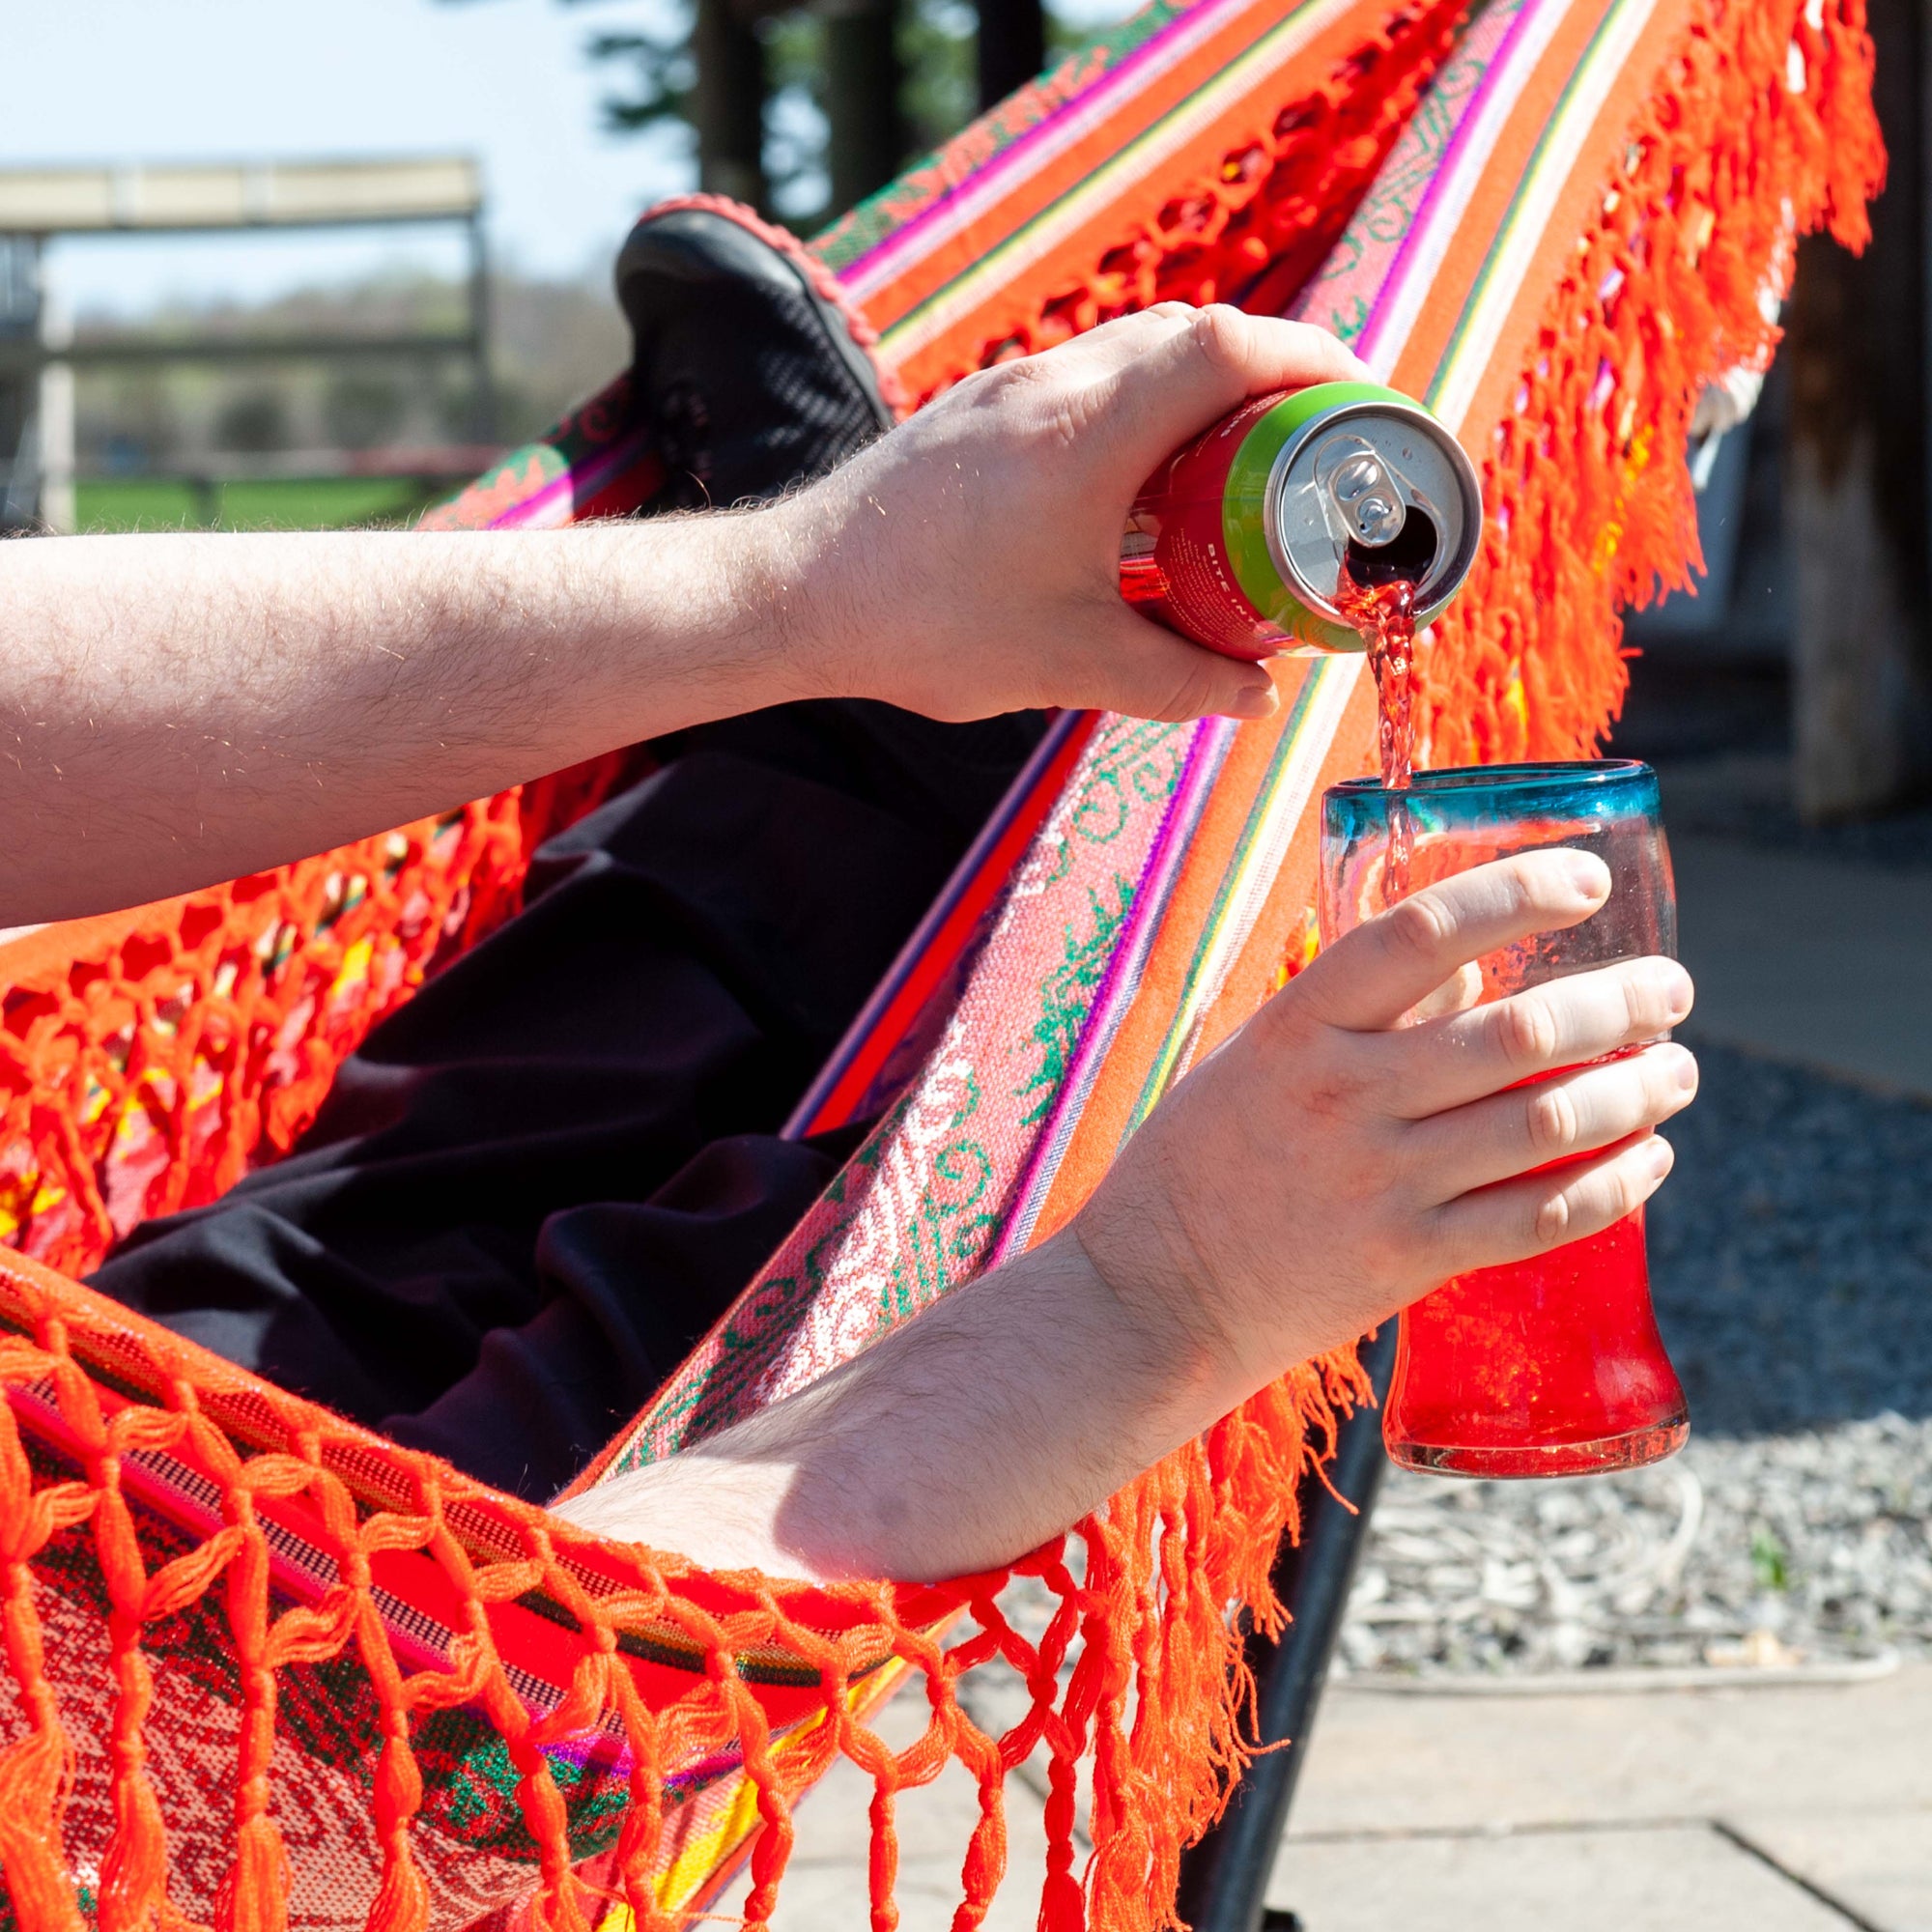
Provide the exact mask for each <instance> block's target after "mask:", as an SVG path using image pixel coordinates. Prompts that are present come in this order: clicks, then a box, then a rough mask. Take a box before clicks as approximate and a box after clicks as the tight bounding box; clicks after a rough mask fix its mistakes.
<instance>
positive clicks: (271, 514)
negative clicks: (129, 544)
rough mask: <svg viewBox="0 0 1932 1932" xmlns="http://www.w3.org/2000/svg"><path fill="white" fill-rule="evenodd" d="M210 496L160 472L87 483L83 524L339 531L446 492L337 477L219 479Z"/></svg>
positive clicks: (404, 511)
mask: <svg viewBox="0 0 1932 1932" xmlns="http://www.w3.org/2000/svg"><path fill="white" fill-rule="evenodd" d="M209 494H210V495H212V497H213V501H212V502H211V501H210V500H209V495H204V494H203V493H201V492H198V491H196V490H195V489H194V488H192V487H191V486H190V485H188V484H186V483H178V482H175V481H173V480H171V479H164V478H157V477H130V478H129V479H128V481H126V482H112V483H83V484H81V485H80V488H79V501H78V503H77V505H76V508H77V510H78V512H79V523H80V527H81V528H82V529H83V530H180V529H223V530H331V529H341V528H343V527H345V526H349V525H355V524H403V523H408V522H409V521H410V519H411V518H412V517H414V516H415V515H417V513H418V512H420V511H421V510H423V509H424V508H425V507H426V506H427V505H428V504H430V503H432V502H434V501H435V500H437V498H438V497H440V496H441V495H442V494H443V492H442V491H441V490H440V489H439V490H435V491H431V492H427V493H426V492H425V491H424V490H423V488H422V487H421V485H420V484H417V483H415V482H413V481H412V480H411V479H409V478H408V477H386V476H337V477H330V478H327V480H325V481H320V482H302V481H298V480H289V481H274V482H259V483H224V484H217V485H216V486H215V487H214V489H213V492H212V493H209Z"/></svg>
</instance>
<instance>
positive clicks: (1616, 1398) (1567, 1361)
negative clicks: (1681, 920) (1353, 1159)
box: [1321, 758, 1690, 1476]
mask: <svg viewBox="0 0 1932 1932" xmlns="http://www.w3.org/2000/svg"><path fill="white" fill-rule="evenodd" d="M1405 813H1406V817H1407V825H1406V828H1405V826H1404V824H1403V818H1404V814H1405ZM1405 830H1406V832H1407V833H1408V835H1409V836H1410V837H1411V838H1412V840H1413V847H1412V857H1411V858H1410V861H1409V877H1408V890H1410V891H1415V890H1419V889H1420V888H1422V887H1424V886H1427V885H1429V884H1431V883H1433V882H1434V881H1435V880H1438V879H1445V878H1448V877H1450V876H1451V875H1452V874H1454V873H1457V872H1464V871H1467V870H1468V869H1469V868H1470V867H1472V866H1481V865H1484V864H1487V863H1488V862H1489V861H1490V860H1492V859H1502V858H1507V857H1508V856H1510V855H1511V854H1512V853H1517V852H1528V851H1533V850H1536V849H1537V848H1539V847H1542V846H1552V845H1562V846H1569V847H1574V848H1576V849H1578V850H1581V851H1586V852H1594V853H1596V854H1597V856H1598V857H1599V858H1601V859H1602V860H1603V861H1604V862H1605V865H1607V866H1608V867H1609V868H1610V880H1611V888H1610V896H1609V899H1608V901H1607V902H1606V903H1605V905H1604V907H1603V908H1602V910H1600V911H1599V912H1597V913H1595V914H1594V915H1593V916H1592V917H1591V918H1589V919H1587V920H1585V921H1584V922H1583V923H1581V924H1580V925H1576V926H1571V927H1569V928H1568V929H1567V930H1565V931H1561V932H1545V933H1537V934H1534V935H1533V936H1532V937H1530V938H1528V939H1525V940H1521V941H1520V942H1519V943H1518V944H1516V945H1514V946H1510V947H1506V948H1504V949H1503V950H1502V951H1501V952H1495V953H1492V954H1491V955H1490V956H1489V957H1488V958H1486V959H1483V960H1481V961H1480V962H1479V967H1480V971H1481V974H1482V991H1481V995H1480V1001H1481V1002H1488V1001H1492V1000H1499V999H1502V998H1504V997H1506V996H1507V995H1509V994H1511V993H1515V992H1520V990H1521V989H1522V988H1523V987H1525V986H1534V985H1538V984H1541V983H1542V982H1543V981H1545V980H1555V979H1560V978H1562V977H1563V976H1564V975H1566V974H1570V973H1581V972H1586V971H1588V970H1589V969H1590V968H1591V967H1595V966H1606V965H1609V964H1611V963H1613V962H1614V961H1616V960H1619V959H1634V958H1640V957H1643V956H1645V955H1648V954H1653V953H1666V954H1669V955H1671V956H1673V957H1674V956H1675V954H1676V951H1677V900H1676V893H1675V889H1674V887H1673V884H1672V881H1671V875H1670V852H1669V848H1668V846H1667V845H1666V844H1665V842H1664V838H1663V828H1662V822H1661V820H1660V817H1659V812H1658V793H1657V775H1656V773H1654V772H1653V771H1652V770H1651V769H1650V767H1649V766H1648V765H1644V764H1639V763H1638V762H1636V761H1635V760H1634V759H1630V758H1609V759H1600V760H1595V761H1592V762H1589V763H1579V764H1547V765H1488V766H1481V767H1476V768H1472V769H1467V770H1453V771H1427V772H1417V773H1416V774H1415V777H1414V779H1413V781H1411V783H1410V784H1409V786H1408V787H1407V789H1406V791H1393V790H1391V789H1390V788H1388V787H1387V786H1384V785H1382V784H1380V783H1378V781H1375V780H1373V779H1356V780H1352V781H1350V782H1348V783H1345V784H1339V785H1336V786H1335V787H1334V788H1333V789H1332V790H1330V791H1329V792H1327V793H1326V794H1325V795H1324V797H1323V799H1322V819H1321V943H1322V944H1323V945H1324V946H1326V945H1329V944H1332V943H1333V941H1334V940H1336V939H1337V938H1339V937H1340V936H1341V935H1342V934H1343V933H1345V932H1347V931H1349V930H1350V928H1352V927H1353V926H1355V925H1358V924H1359V923H1361V922H1362V921H1363V920H1365V919H1370V918H1373V917H1374V916H1375V915H1376V914H1377V913H1378V912H1380V911H1381V909H1382V901H1383V890H1382V881H1383V874H1384V869H1385V867H1386V866H1387V861H1388V856H1389V848H1390V840H1391V836H1392V834H1394V835H1397V836H1398V837H1399V836H1400V835H1401V834H1402V833H1403V832H1404V831H1405ZM1540 1077H1542V1078H1552V1077H1554V1076H1553V1075H1543V1076H1540ZM1591 1157H1592V1156H1591V1155H1589V1154H1578V1155H1576V1156H1574V1157H1573V1158H1574V1161H1582V1160H1587V1159H1590V1158H1591ZM1572 1164H1573V1160H1569V1159H1566V1160H1562V1161H1553V1162H1551V1163H1550V1166H1551V1167H1552V1168H1556V1167H1563V1166H1568V1165H1572ZM1401 1320H1402V1328H1401V1336H1400V1340H1399V1344H1398V1347H1397V1350H1396V1365H1395V1378H1394V1381H1393V1384H1392V1385H1391V1387H1390V1390H1389V1396H1388V1402H1387V1405H1386V1406H1385V1407H1384V1409H1383V1412H1382V1433H1383V1436H1384V1439H1385V1440H1386V1442H1387V1444H1388V1450H1389V1454H1390V1456H1391V1457H1392V1458H1393V1459H1394V1460H1395V1461H1396V1462H1397V1463H1402V1464H1404V1465H1405V1466H1406V1467H1408V1468H1411V1469H1434V1470H1438V1471H1440V1472H1442V1473H1445V1474H1450V1475H1459V1476H1567V1475H1577V1474H1581V1473H1584V1472H1587V1471H1594V1470H1603V1469H1630V1468H1635V1467H1637V1466H1639V1465H1640V1464H1642V1463H1654V1462H1657V1461H1659V1460H1660V1459H1661V1458H1662V1457H1665V1456H1668V1455H1670V1454H1672V1453H1673V1452H1674V1451H1675V1450H1677V1449H1679V1448H1681V1447H1682V1446H1683V1443H1684V1439H1685V1437H1686V1436H1687V1435H1689V1434H1690V1416H1689V1412H1688V1410H1687V1407H1686V1405H1685V1400H1684V1390H1683V1387H1682V1385H1681V1384H1680V1383H1679V1381H1678V1379H1677V1375H1676V1372H1675V1371H1674V1370H1673V1369H1672V1368H1671V1366H1670V1358H1669V1356H1668V1355H1667V1354H1666V1353H1665V1352H1664V1348H1663V1340H1662V1336H1661V1335H1659V1333H1658V1330H1657V1320H1656V1317H1655V1315H1654V1314H1653V1312H1652V1309H1651V1301H1650V1273H1649V1269H1648V1267H1647V1265H1646V1263H1645V1258H1644V1240H1643V1210H1642V1208H1638V1209H1637V1210H1636V1211H1635V1212H1634V1213H1633V1214H1630V1215H1627V1216H1626V1217H1625V1218H1624V1219H1623V1220H1621V1221H1618V1222H1616V1223H1615V1224H1614V1225H1613V1226H1611V1227H1608V1228H1605V1230H1604V1231H1603V1233H1601V1234H1598V1235H1589V1236H1584V1238H1583V1239H1581V1240H1578V1241H1572V1242H1570V1243H1568V1244H1567V1245H1565V1246H1563V1247H1560V1248H1556V1249H1553V1250H1552V1251H1551V1252H1549V1253H1548V1254H1545V1255H1539V1256H1537V1257H1535V1258H1534V1259H1532V1260H1530V1261H1526V1262H1515V1263H1511V1264H1507V1265H1505V1266H1502V1267H1490V1268H1478V1269H1475V1270H1474V1271H1473V1272H1471V1273H1469V1274H1463V1275H1458V1276H1456V1277H1455V1279H1454V1280H1452V1281H1449V1282H1446V1283H1444V1285H1443V1286H1442V1287H1440V1288H1438V1289H1436V1290H1435V1292H1434V1293H1431V1294H1428V1295H1426V1296H1424V1298H1423V1299H1422V1300H1420V1301H1418V1302H1416V1303H1415V1304H1414V1305H1413V1306H1412V1307H1410V1308H1408V1309H1406V1311H1405V1312H1404V1314H1403V1316H1402V1318H1401Z"/></svg>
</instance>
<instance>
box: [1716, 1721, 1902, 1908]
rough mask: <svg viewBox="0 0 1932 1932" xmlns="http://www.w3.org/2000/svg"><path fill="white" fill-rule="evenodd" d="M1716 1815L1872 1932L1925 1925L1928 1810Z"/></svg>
mask: <svg viewBox="0 0 1932 1932" xmlns="http://www.w3.org/2000/svg"><path fill="white" fill-rule="evenodd" d="M1926 1749H1927V1750H1928V1751H1932V1739H1928V1740H1927V1741H1926ZM1724 1823H1725V1825H1726V1826H1727V1827H1729V1828H1730V1829H1731V1830H1732V1831H1734V1832H1735V1833H1737V1835H1738V1837H1739V1838H1740V1839H1742V1840H1743V1841H1744V1842H1745V1843H1747V1844H1748V1845H1751V1846H1753V1847H1755V1848H1756V1849H1757V1850H1758V1851H1759V1852H1760V1853H1761V1854H1762V1855H1763V1856H1764V1857H1766V1858H1768V1859H1770V1860H1771V1861H1774V1862H1775V1863H1776V1864H1777V1865H1778V1866H1779V1867H1781V1868H1782V1869H1783V1870H1784V1871H1787V1872H1789V1873H1790V1874H1792V1876H1793V1877H1795V1878H1799V1879H1803V1880H1804V1882H1805V1883H1806V1884H1808V1885H1813V1886H1816V1887H1817V1888H1818V1889H1819V1890H1821V1891H1824V1892H1827V1893H1829V1894H1830V1895H1831V1896H1832V1897H1833V1898H1834V1899H1837V1900H1840V1901H1842V1902H1843V1904H1844V1905H1846V1906H1847V1907H1848V1908H1850V1910H1851V1911H1853V1912H1855V1913H1856V1914H1857V1915H1858V1916H1859V1918H1861V1919H1863V1920H1864V1922H1865V1923H1866V1924H1867V1925H1870V1926H1872V1927H1873V1928H1874V1932H1932V1810H1919V1811H1903V1810H1900V1811H1880V1812H1872V1813H1868V1814H1866V1815H1864V1816H1861V1817H1846V1816H1842V1815H1840V1816H1835V1817H1827V1818H1821V1817H1818V1816H1816V1815H1815V1814H1813V1813H1810V1812H1804V1813H1797V1814H1794V1813H1790V1812H1772V1811H1758V1810H1747V1811H1740V1812H1734V1813H1732V1814H1731V1815H1730V1816H1729V1817H1728V1818H1726V1819H1725V1820H1724Z"/></svg>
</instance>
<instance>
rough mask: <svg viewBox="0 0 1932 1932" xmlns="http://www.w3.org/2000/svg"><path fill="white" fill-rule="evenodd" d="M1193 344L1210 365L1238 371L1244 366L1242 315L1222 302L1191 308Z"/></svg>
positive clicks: (1244, 321) (1245, 328) (1243, 319)
mask: <svg viewBox="0 0 1932 1932" xmlns="http://www.w3.org/2000/svg"><path fill="white" fill-rule="evenodd" d="M1193 330H1194V346H1195V348H1196V349H1198V350H1199V351H1200V353H1201V355H1203V356H1204V357H1205V358H1206V359H1207V361H1208V363H1209V364H1211V365H1212V366H1213V367H1214V368H1216V369H1220V370H1226V371H1229V372H1231V373H1235V374H1239V373H1241V372H1242V371H1243V370H1244V369H1245V366H1246V357H1245V355H1243V350H1244V349H1245V347H1246V341H1247V324H1246V319H1245V318H1244V317H1243V316H1242V314H1241V312H1240V311H1239V310H1238V309H1235V308H1231V307H1229V305H1228V304H1227V303H1226V302H1210V303H1208V306H1207V307H1206V308H1201V309H1196V310H1195V311H1194V322H1193Z"/></svg>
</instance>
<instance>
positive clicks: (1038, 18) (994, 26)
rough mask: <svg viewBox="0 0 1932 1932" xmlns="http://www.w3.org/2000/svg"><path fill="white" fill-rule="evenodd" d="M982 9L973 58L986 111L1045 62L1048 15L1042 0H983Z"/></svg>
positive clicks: (1026, 79)
mask: <svg viewBox="0 0 1932 1932" xmlns="http://www.w3.org/2000/svg"><path fill="white" fill-rule="evenodd" d="M979 12H980V32H979V36H978V39H977V42H976V44H975V56H974V58H975V65H976V67H977V69H978V79H979V84H980V113H982V114H983V113H984V112H985V111H986V109H987V108H989V107H996V106H998V104H999V103H1000V102H1001V101H1002V100H1004V99H1006V98H1007V96H1008V95H1009V94H1011V93H1012V92H1013V91H1014V89H1016V88H1021V87H1024V86H1025V85H1026V84H1027V82H1028V81H1030V80H1031V79H1033V77H1034V76H1035V75H1036V74H1037V73H1038V72H1039V71H1040V69H1041V68H1043V67H1044V66H1045V65H1046V15H1045V12H1044V10H1043V9H1042V8H1041V5H1040V0H980V9H979Z"/></svg>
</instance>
